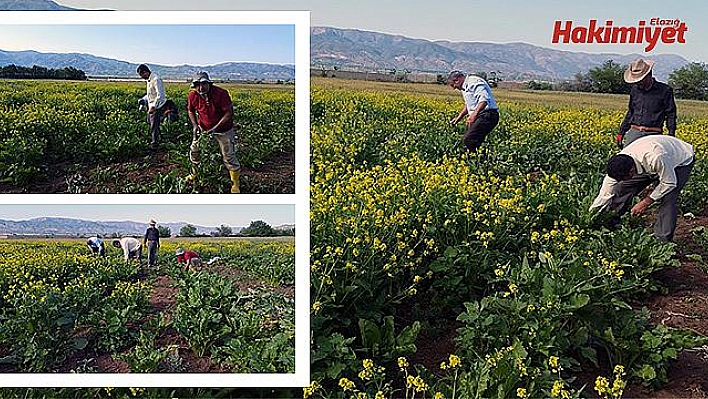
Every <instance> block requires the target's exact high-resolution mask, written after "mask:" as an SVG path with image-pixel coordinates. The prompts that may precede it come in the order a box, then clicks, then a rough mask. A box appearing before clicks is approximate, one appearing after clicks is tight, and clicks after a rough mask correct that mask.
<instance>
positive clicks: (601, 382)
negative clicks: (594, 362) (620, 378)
mask: <svg viewBox="0 0 708 399" xmlns="http://www.w3.org/2000/svg"><path fill="white" fill-rule="evenodd" d="M609 389H610V382H609V381H608V380H607V378H605V377H602V376H600V377H597V378H596V379H595V391H597V393H598V394H600V396H602V395H603V394H605V393H607V392H608V391H609Z"/></svg>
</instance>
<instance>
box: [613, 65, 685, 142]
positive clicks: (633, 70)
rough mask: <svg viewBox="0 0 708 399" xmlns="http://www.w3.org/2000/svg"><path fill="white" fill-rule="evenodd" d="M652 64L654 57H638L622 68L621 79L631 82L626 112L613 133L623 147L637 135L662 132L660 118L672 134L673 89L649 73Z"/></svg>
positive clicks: (662, 127)
mask: <svg viewBox="0 0 708 399" xmlns="http://www.w3.org/2000/svg"><path fill="white" fill-rule="evenodd" d="M653 66H654V61H651V60H643V59H641V58H639V59H636V60H634V61H632V63H631V64H629V67H628V68H627V70H626V71H624V81H625V82H627V83H631V84H632V89H631V90H630V92H629V107H628V109H627V115H625V117H624V120H623V121H622V125H620V134H619V136H618V137H617V143H618V144H620V145H622V144H623V146H624V147H626V146H627V145H629V143H631V142H632V141H634V140H636V139H638V138H640V137H644V136H648V135H650V134H662V133H663V131H664V122H666V128H667V130H668V131H669V135H670V136H675V135H676V102H675V101H674V91H673V89H671V87H670V86H668V85H667V84H665V83H661V82H657V81H656V80H655V79H654V77H652V73H651V70H652V67H653Z"/></svg>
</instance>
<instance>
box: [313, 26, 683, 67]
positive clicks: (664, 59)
mask: <svg viewBox="0 0 708 399" xmlns="http://www.w3.org/2000/svg"><path fill="white" fill-rule="evenodd" d="M310 57H311V65H312V66H313V67H325V68H334V67H337V68H339V69H354V70H369V71H371V70H393V69H396V70H410V71H420V72H434V73H444V72H449V71H450V70H453V69H460V70H463V71H469V72H478V71H483V72H491V71H494V72H496V73H497V74H501V76H502V77H503V78H504V79H506V80H516V79H547V80H560V79H570V78H572V77H573V76H574V75H575V74H576V73H578V72H587V71H588V70H589V69H590V68H593V67H597V66H600V65H602V63H604V62H605V61H607V60H608V59H612V60H614V61H615V62H618V63H620V64H623V65H625V64H629V63H630V62H631V61H632V60H634V59H635V58H637V57H647V55H644V54H612V53H603V54H590V53H582V52H570V51H560V50H553V49H550V48H544V47H539V46H534V45H531V44H527V43H506V44H498V43H482V42H450V41H430V40H425V39H412V38H408V37H405V36H401V35H391V34H385V33H379V32H369V31H362V30H356V29H338V28H331V27H313V28H312V31H311V55H310ZM649 58H651V59H653V60H655V61H656V66H655V67H654V75H655V76H656V77H657V78H658V79H659V80H666V78H667V77H668V75H669V74H670V73H671V72H673V71H674V70H676V69H678V68H680V67H682V66H683V65H685V64H687V63H688V60H686V59H685V58H683V57H681V56H678V55H672V54H662V55H651V56H650V57H649Z"/></svg>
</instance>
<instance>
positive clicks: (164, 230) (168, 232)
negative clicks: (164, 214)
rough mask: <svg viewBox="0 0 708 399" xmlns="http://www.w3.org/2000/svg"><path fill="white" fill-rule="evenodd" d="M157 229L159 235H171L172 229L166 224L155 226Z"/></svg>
mask: <svg viewBox="0 0 708 399" xmlns="http://www.w3.org/2000/svg"><path fill="white" fill-rule="evenodd" d="M157 231H159V232H160V237H169V236H171V235H172V231H171V230H170V228H169V227H167V226H157Z"/></svg>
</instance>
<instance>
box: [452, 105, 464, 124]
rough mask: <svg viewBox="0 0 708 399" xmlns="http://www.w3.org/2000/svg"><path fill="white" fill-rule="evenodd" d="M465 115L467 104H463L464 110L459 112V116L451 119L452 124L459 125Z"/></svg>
mask: <svg viewBox="0 0 708 399" xmlns="http://www.w3.org/2000/svg"><path fill="white" fill-rule="evenodd" d="M465 115H467V104H465V105H463V106H462V110H461V111H460V112H459V113H458V114H457V116H456V117H454V118H452V120H450V124H451V125H453V126H454V125H457V124H458V123H459V122H460V121H461V120H462V118H464V117H465Z"/></svg>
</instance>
